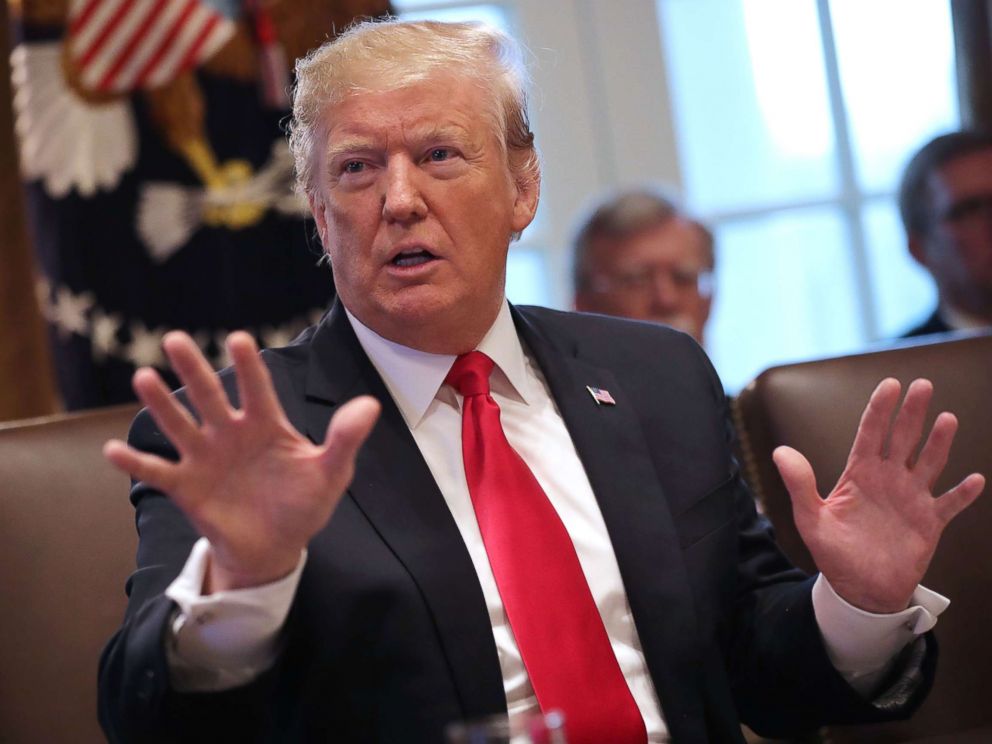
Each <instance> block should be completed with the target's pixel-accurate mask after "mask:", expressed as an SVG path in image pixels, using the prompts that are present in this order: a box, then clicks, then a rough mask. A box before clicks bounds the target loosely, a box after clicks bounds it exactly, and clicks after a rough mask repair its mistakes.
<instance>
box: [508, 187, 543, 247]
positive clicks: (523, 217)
mask: <svg viewBox="0 0 992 744" xmlns="http://www.w3.org/2000/svg"><path fill="white" fill-rule="evenodd" d="M515 182H516V187H517V196H516V199H514V202H513V232H515V233H521V232H523V231H524V228H525V227H527V226H528V225H529V224H530V223H531V222H533V221H534V215H535V214H537V202H538V199H539V198H540V196H541V175H540V173H535V174H533V175H531V174H521V175H520V176H519V177H518V178H517V179H515Z"/></svg>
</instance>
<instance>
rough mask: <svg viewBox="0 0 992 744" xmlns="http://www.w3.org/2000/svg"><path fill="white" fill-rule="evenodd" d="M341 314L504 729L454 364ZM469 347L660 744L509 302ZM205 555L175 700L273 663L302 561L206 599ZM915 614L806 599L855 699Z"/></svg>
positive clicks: (596, 533) (602, 552)
mask: <svg viewBox="0 0 992 744" xmlns="http://www.w3.org/2000/svg"><path fill="white" fill-rule="evenodd" d="M348 318H349V320H350V321H351V324H352V327H353V328H354V330H355V333H356V335H357V336H358V340H359V343H360V344H361V345H362V348H363V349H364V350H365V352H366V354H367V355H368V356H369V358H370V359H371V361H372V364H373V365H374V366H375V368H376V370H377V371H378V372H379V374H380V375H381V376H382V378H383V380H384V382H385V384H386V387H387V388H388V390H389V392H390V394H391V395H392V397H393V400H394V401H395V402H396V405H397V407H398V408H399V410H400V412H401V413H402V415H403V418H404V420H405V422H406V424H407V426H409V427H410V431H411V433H412V435H413V438H414V440H415V441H416V443H417V446H418V447H419V448H420V451H421V453H422V454H423V456H424V459H425V461H426V462H427V465H428V467H429V468H430V470H431V473H432V475H433V476H434V479H435V481H436V482H437V484H438V488H439V489H440V491H441V493H442V495H443V496H444V499H445V501H446V503H447V505H448V508H449V509H450V510H451V513H452V515H453V516H454V519H455V523H456V525H457V527H458V530H459V532H460V533H461V535H462V539H463V540H464V541H465V545H466V546H467V548H468V552H469V555H470V556H471V559H472V563H473V565H474V567H475V571H476V573H477V574H478V577H479V582H480V584H481V586H482V591H483V595H484V597H485V600H486V605H487V608H488V610H489V619H490V622H491V624H492V628H493V638H494V640H495V643H496V648H497V651H498V654H499V662H500V668H501V671H502V674H503V684H504V689H505V692H506V700H507V708H508V710H509V713H510V717H511V720H513V719H517V718H522V717H526V716H528V715H530V714H532V713H536V712H537V711H538V709H539V708H538V704H537V700H536V698H535V696H534V691H533V688H532V687H531V685H530V681H529V679H528V677H527V672H526V669H525V668H524V665H523V661H522V659H521V656H520V651H519V649H518V648H517V645H516V642H515V640H514V638H513V632H512V630H511V628H510V626H509V623H508V622H507V618H506V613H505V612H504V609H503V604H502V601H501V600H500V596H499V591H498V590H497V587H496V581H495V578H494V577H493V573H492V570H491V568H490V566H489V559H488V556H487V555H486V550H485V546H484V544H483V541H482V535H481V533H480V532H479V526H478V523H477V521H476V518H475V512H474V510H473V507H472V501H471V497H470V495H469V491H468V484H467V482H466V479H465V470H464V466H463V462H462V448H461V402H462V401H461V396H459V395H458V394H457V393H456V392H455V391H454V390H453V389H452V388H451V387H450V386H447V385H444V378H445V376H446V375H447V373H448V370H449V369H450V368H451V365H452V363H453V362H454V359H455V357H454V356H449V355H439V354H428V353H425V352H421V351H417V350H414V349H410V348H408V347H404V346H401V345H399V344H396V343H393V342H391V341H388V340H386V339H384V338H382V337H380V336H378V335H377V334H376V333H374V332H373V331H372V330H370V329H369V328H367V327H365V326H364V325H362V324H361V323H360V322H359V321H358V320H357V319H356V318H354V317H353V316H352V315H351V314H348ZM478 349H479V350H480V351H482V352H483V353H485V354H486V355H487V356H489V357H490V358H491V359H492V360H493V361H494V362H495V364H496V366H495V368H494V371H493V374H492V377H491V379H490V385H491V392H492V396H493V398H494V399H495V400H496V402H497V404H498V405H499V407H500V410H501V421H502V424H503V429H504V431H505V433H506V437H507V439H508V440H509V442H510V444H511V445H512V446H513V448H514V449H515V450H516V451H517V452H518V453H519V454H520V456H521V457H522V458H523V459H524V461H525V462H526V463H527V465H528V466H529V467H530V469H531V470H532V471H533V473H534V476H535V477H536V478H537V480H538V482H539V483H540V484H541V487H542V488H543V489H544V491H545V493H546V494H547V496H548V498H549V500H550V501H551V503H552V505H553V506H554V508H555V509H556V510H557V512H558V514H559V516H560V517H561V520H562V522H563V523H564V525H565V528H566V529H567V531H568V533H569V535H570V537H571V538H572V541H573V543H574V544H575V550H576V553H577V555H578V558H579V563H580V564H581V566H582V570H583V572H584V573H585V576H586V580H587V581H588V583H589V588H590V590H591V591H592V595H593V598H594V599H595V602H596V606H597V607H598V609H599V612H600V615H601V616H602V618H603V624H604V625H605V627H606V631H607V634H608V635H609V638H610V642H611V644H612V647H613V651H614V653H615V654H616V657H617V661H618V662H619V664H620V668H621V670H622V671H623V674H624V677H625V678H626V680H627V683H628V685H629V686H630V689H631V693H632V694H633V697H634V700H635V701H636V703H637V706H638V708H639V709H640V711H641V714H642V715H643V717H644V721H645V726H646V728H647V732H648V740H649V742H666V741H668V740H669V739H668V731H667V728H666V727H665V723H664V716H663V713H662V709H661V705H660V703H659V700H658V697H657V694H656V692H655V690H654V686H653V684H652V682H651V678H650V676H649V674H648V669H647V664H646V661H645V658H644V653H643V651H642V650H641V644H640V639H639V638H638V635H637V630H636V628H635V627H634V621H633V616H632V615H631V611H630V606H629V603H628V601H627V595H626V592H625V591H624V587H623V581H622V579H621V577H620V570H619V567H618V565H617V561H616V557H615V555H614V553H613V547H612V544H611V542H610V538H609V535H608V533H607V531H606V525H605V523H604V522H603V517H602V514H601V513H600V511H599V506H598V504H597V502H596V498H595V496H594V494H593V492H592V488H591V486H590V484H589V480H588V478H587V476H586V473H585V469H584V467H583V465H582V462H581V461H580V460H579V458H578V455H577V453H576V451H575V447H574V445H573V444H572V441H571V437H570V436H569V434H568V431H567V430H566V428H565V425H564V422H563V421H562V418H561V415H560V414H559V412H558V410H557V407H556V405H555V402H554V400H553V399H552V397H551V395H550V393H549V392H548V388H547V385H546V383H545V381H544V378H543V376H542V374H541V372H540V370H539V369H538V368H537V366H536V365H535V364H534V363H533V361H532V360H531V359H530V357H529V356H528V355H527V354H526V353H525V351H524V349H523V347H522V345H521V342H520V339H519V337H518V336H517V333H516V329H515V328H514V325H513V321H512V318H511V316H510V311H509V306H508V305H507V304H506V303H505V302H504V303H503V307H502V309H501V311H500V313H499V316H498V317H497V319H496V322H495V323H494V324H493V326H492V328H491V329H490V330H489V332H488V333H487V334H486V336H485V338H483V340H482V342H481V343H480V344H479V346H478ZM209 550H210V548H209V544H208V543H207V541H206V540H205V539H201V541H200V542H198V543H197V545H196V546H195V547H194V549H193V551H192V553H191V555H190V559H189V561H188V562H187V564H186V567H185V568H184V569H183V572H182V574H181V575H180V576H179V577H178V578H177V579H176V581H175V582H174V583H173V584H172V585H171V586H170V587H169V588H168V590H167V591H166V594H167V595H168V596H169V597H171V598H172V599H173V600H175V601H176V603H177V604H178V606H179V611H178V612H177V615H176V617H175V620H174V622H173V634H172V637H171V639H170V641H169V643H168V646H167V650H168V656H169V664H170V672H171V676H172V681H173V684H174V686H176V687H177V688H178V689H182V690H188V691H192V690H199V691H205V690H219V689H225V688H228V687H233V686H235V685H237V684H244V683H246V682H248V681H250V680H251V679H252V678H253V677H254V676H256V675H257V674H259V673H261V672H262V671H264V670H265V669H266V668H267V667H268V666H269V665H271V663H272V662H273V661H274V658H275V655H276V653H277V648H276V637H277V635H278V631H279V629H280V627H281V626H282V623H283V622H284V620H285V617H286V615H287V614H288V611H289V606H290V604H291V602H292V597H293V594H294V592H295V589H296V585H297V583H298V580H299V575H300V572H301V571H302V567H303V563H304V561H305V555H304V556H303V557H301V560H300V564H299V565H298V566H297V569H296V571H294V572H293V574H291V575H290V576H288V577H286V578H285V579H282V580H281V581H278V582H275V583H273V584H270V585H267V586H265V587H260V588H257V589H245V590H238V591H231V592H221V593H218V594H214V595H210V596H207V597H201V596H200V595H199V590H200V587H201V586H202V582H203V573H204V571H205V567H206V561H207V560H208V556H209ZM914 604H915V606H913V607H911V608H909V609H907V610H905V611H903V612H901V613H896V614H893V615H881V616H880V615H872V614H871V613H866V612H863V611H861V610H858V609H857V608H854V607H852V606H851V605H849V604H847V603H846V602H844V600H842V599H841V598H840V597H838V596H837V595H836V593H834V591H833V589H832V588H830V586H829V583H827V582H826V580H825V579H823V578H822V577H820V578H819V579H818V581H817V582H816V584H815V586H814V590H813V606H814V611H815V613H816V618H817V622H818V624H819V626H820V630H821V633H822V634H823V637H824V640H825V643H826V646H827V650H828V653H829V655H830V658H831V661H832V662H833V663H834V665H835V667H836V668H837V669H838V671H840V672H841V673H842V674H843V675H844V677H845V678H846V679H847V680H848V681H849V682H850V683H851V684H852V685H854V686H855V688H856V689H859V690H860V691H862V692H865V693H866V692H867V691H869V690H870V689H871V688H872V687H873V686H874V684H875V682H876V681H878V680H879V679H880V678H881V676H882V675H883V674H884V673H885V672H886V671H887V669H888V666H889V664H890V662H891V660H892V659H893V658H894V657H895V656H896V654H897V653H898V652H899V651H900V650H901V649H902V648H903V647H904V646H905V645H906V643H908V642H909V641H911V640H912V639H913V638H915V637H916V635H918V634H920V633H923V632H925V631H927V630H929V629H930V628H931V627H933V624H934V623H935V622H936V615H938V614H939V613H940V612H941V611H943V609H944V608H945V607H946V606H947V600H945V599H944V598H942V597H940V596H939V595H936V594H934V593H933V592H929V591H928V590H926V589H923V588H922V587H921V588H919V589H918V590H917V593H916V595H915V596H914Z"/></svg>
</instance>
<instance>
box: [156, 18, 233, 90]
mask: <svg viewBox="0 0 992 744" xmlns="http://www.w3.org/2000/svg"><path fill="white" fill-rule="evenodd" d="M219 21H220V18H219V16H217V15H215V14H213V13H210V12H209V11H208V10H206V9H205V8H204V7H203V6H202V5H199V4H196V6H195V7H194V8H193V12H192V13H191V14H190V16H189V20H188V21H187V22H186V23H185V24H184V25H183V27H182V28H181V29H180V31H179V35H178V36H177V37H176V40H175V42H174V43H173V44H172V46H171V48H169V49H168V50H166V53H165V55H164V56H163V57H162V59H161V61H160V62H159V65H158V69H156V70H154V71H153V72H152V74H151V75H149V76H148V78H147V82H146V85H147V86H148V87H157V86H159V85H162V84H164V83H167V82H168V81H169V80H172V79H173V78H174V77H175V76H176V75H177V74H178V73H179V72H180V71H182V70H184V69H186V68H187V67H189V66H190V65H191V64H193V63H195V62H196V61H197V60H198V59H202V58H203V57H205V56H207V54H209V53H210V51H213V50H209V51H208V50H207V49H205V48H204V46H205V42H206V40H207V38H208V37H209V36H211V35H212V34H213V32H214V31H215V30H216V29H217V26H218V23H219ZM226 37H227V34H223V33H222V35H220V36H219V37H214V38H213V39H212V40H211V41H212V44H211V46H213V47H214V50H215V49H216V47H219V46H220V44H217V43H216V41H217V39H218V38H220V41H221V42H223V41H225V40H226Z"/></svg>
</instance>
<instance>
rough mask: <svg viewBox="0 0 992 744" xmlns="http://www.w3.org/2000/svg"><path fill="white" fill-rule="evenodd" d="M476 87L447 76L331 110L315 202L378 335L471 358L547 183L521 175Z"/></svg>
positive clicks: (343, 289)
mask: <svg viewBox="0 0 992 744" xmlns="http://www.w3.org/2000/svg"><path fill="white" fill-rule="evenodd" d="M490 110H491V104H490V103H489V99H488V97H487V96H486V94H485V93H484V91H483V90H482V89H481V88H480V87H479V86H478V85H476V84H474V83H472V82H471V81H469V80H466V79H464V78H460V77H457V76H456V75H442V74H438V75H435V76H432V77H431V78H429V79H428V80H426V81H423V82H421V83H418V84H415V85H412V86H410V87H407V88H402V89H399V90H393V91H386V92H371V93H357V94H353V95H351V96H349V97H347V98H345V99H344V100H343V101H341V102H340V103H336V104H333V105H330V106H329V107H328V109H327V111H326V112H325V114H324V119H323V121H324V132H325V134H326V137H325V140H324V142H325V147H324V148H323V151H322V152H321V153H320V154H319V156H318V159H319V162H318V163H316V166H317V174H318V176H317V178H318V181H317V188H316V190H315V193H314V194H313V195H312V196H311V198H310V205H311V208H312V210H313V213H314V217H315V219H316V222H317V229H318V232H319V233H320V238H321V241H322V243H323V245H324V250H325V251H326V252H327V254H328V256H329V258H330V261H331V266H332V268H333V270H334V280H335V284H336V287H337V292H338V295H339V296H340V298H341V301H342V302H343V303H344V305H345V307H347V308H348V309H349V310H350V311H351V312H352V313H353V314H354V315H355V316H356V317H357V318H358V319H359V320H361V321H362V323H364V324H365V325H367V326H368V327H369V328H371V329H372V330H374V331H375V332H376V333H378V334H379V335H381V336H383V337H385V338H388V339H390V340H392V341H395V342H397V343H401V344H403V345H405V346H411V347H413V348H417V349H421V350H423V351H429V352H434V353H445V354H459V353H462V352H465V351H470V350H471V349H473V348H475V345H476V344H478V342H479V341H480V340H481V339H482V336H483V335H484V334H485V332H486V331H487V330H488V329H489V327H490V326H491V325H492V323H493V321H494V320H495V318H496V315H497V313H498V312H499V308H500V305H501V303H502V301H503V289H504V283H505V275H506V254H507V250H508V247H509V244H510V240H511V236H512V234H513V233H514V232H519V231H521V230H523V229H524V228H525V227H526V226H527V225H528V224H530V222H531V220H532V219H533V217H534V212H535V210H536V208H537V197H538V189H539V185H538V183H537V182H536V179H535V180H533V181H531V182H520V181H519V179H515V178H514V176H513V174H512V173H511V170H510V168H509V165H508V163H507V158H506V155H505V154H504V152H503V150H502V148H501V147H500V143H499V141H498V140H497V134H496V132H495V130H494V127H493V124H492V121H493V118H492V116H491V115H489V114H488V112H489V111H490Z"/></svg>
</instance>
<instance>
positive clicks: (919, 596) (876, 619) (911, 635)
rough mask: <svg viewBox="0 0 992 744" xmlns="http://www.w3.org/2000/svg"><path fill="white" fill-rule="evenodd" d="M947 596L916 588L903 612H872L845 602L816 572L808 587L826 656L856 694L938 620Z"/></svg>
mask: <svg viewBox="0 0 992 744" xmlns="http://www.w3.org/2000/svg"><path fill="white" fill-rule="evenodd" d="M949 604H950V600H948V599H947V598H946V597H943V596H941V595H940V594H937V593H936V592H933V591H930V590H929V589H927V588H926V587H923V586H917V587H916V590H915V591H914V592H913V597H912V599H911V600H910V606H909V607H908V608H906V609H905V610H903V611H902V612H894V613H891V614H877V613H873V612H866V611H865V610H861V609H858V608H857V607H855V606H854V605H852V604H850V603H849V602H847V601H845V600H844V599H843V598H842V597H841V596H840V595H838V594H837V592H835V591H834V588H833V587H832V586H830V582H829V581H827V579H826V578H825V577H824V576H823V575H822V574H820V576H818V577H817V579H816V583H814V585H813V612H814V613H815V615H816V622H817V624H818V625H819V627H820V634H821V635H822V637H823V642H824V645H825V646H826V650H827V656H828V657H829V658H830V661H831V662H832V663H833V665H834V668H835V669H837V671H838V672H840V673H841V675H842V676H843V677H844V679H846V680H847V682H848V684H850V685H852V686H853V687H854V688H855V689H857V690H858V692H861V693H862V694H868V693H869V692H870V690H871V688H872V687H873V686H874V684H875V683H876V682H878V681H880V679H881V677H882V676H884V674H885V672H887V671H888V669H889V666H890V665H891V664H892V662H894V661H895V659H896V657H897V656H898V655H899V652H900V651H902V650H903V649H904V648H905V647H906V645H907V644H909V643H910V642H912V641H913V640H914V639H915V638H916V637H918V636H919V635H922V634H923V633H926V632H927V631H928V630H930V629H931V628H933V626H934V625H936V624H937V617H938V616H939V615H940V614H941V613H942V612H943V611H944V610H946V609H947V606H948V605H949Z"/></svg>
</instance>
